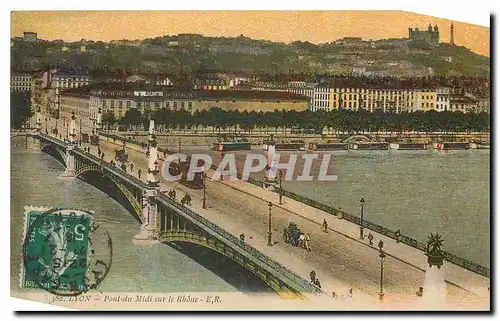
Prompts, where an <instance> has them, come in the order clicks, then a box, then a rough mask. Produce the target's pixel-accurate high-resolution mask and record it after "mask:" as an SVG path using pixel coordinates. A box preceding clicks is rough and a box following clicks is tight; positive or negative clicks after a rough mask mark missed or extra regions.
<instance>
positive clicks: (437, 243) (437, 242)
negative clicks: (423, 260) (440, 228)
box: [425, 233, 444, 269]
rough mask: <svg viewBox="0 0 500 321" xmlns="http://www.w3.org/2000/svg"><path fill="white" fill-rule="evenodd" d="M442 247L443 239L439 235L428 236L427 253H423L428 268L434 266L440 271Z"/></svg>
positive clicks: (442, 254) (442, 256) (442, 257)
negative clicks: (425, 256)
mask: <svg viewBox="0 0 500 321" xmlns="http://www.w3.org/2000/svg"><path fill="white" fill-rule="evenodd" d="M442 246H443V239H442V238H441V235H439V234H438V233H436V234H432V233H431V236H429V239H428V240H427V251H426V253H425V255H427V263H428V264H429V267H432V266H434V265H435V266H437V267H438V269H440V268H441V266H442V265H443V260H444V253H443V251H442V250H441V247H442Z"/></svg>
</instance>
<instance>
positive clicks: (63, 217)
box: [20, 207, 113, 296]
mask: <svg viewBox="0 0 500 321" xmlns="http://www.w3.org/2000/svg"><path fill="white" fill-rule="evenodd" d="M93 214H94V213H93V212H91V211H88V210H80V209H71V208H48V207H25V221H24V229H25V235H24V241H23V246H22V255H23V259H22V266H21V273H20V287H21V288H24V289H43V290H46V291H48V292H50V293H52V294H55V295H59V296H77V295H79V294H81V293H84V292H88V291H90V290H93V289H97V288H98V286H99V284H100V283H101V282H102V281H103V280H104V279H105V277H106V275H107V274H108V272H109V270H110V268H111V264H112V255H113V248H112V241H111V238H110V236H109V233H108V232H107V231H106V229H105V228H104V227H101V226H99V225H98V224H97V223H96V222H95V220H94V217H93Z"/></svg>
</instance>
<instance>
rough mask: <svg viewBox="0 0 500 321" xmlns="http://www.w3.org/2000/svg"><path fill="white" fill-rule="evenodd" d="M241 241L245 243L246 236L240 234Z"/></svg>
mask: <svg viewBox="0 0 500 321" xmlns="http://www.w3.org/2000/svg"><path fill="white" fill-rule="evenodd" d="M240 241H242V242H245V234H243V233H241V234H240Z"/></svg>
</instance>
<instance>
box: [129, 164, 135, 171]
mask: <svg viewBox="0 0 500 321" xmlns="http://www.w3.org/2000/svg"><path fill="white" fill-rule="evenodd" d="M130 171H131V172H132V171H134V164H132V163H130Z"/></svg>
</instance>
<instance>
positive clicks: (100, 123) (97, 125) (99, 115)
mask: <svg viewBox="0 0 500 321" xmlns="http://www.w3.org/2000/svg"><path fill="white" fill-rule="evenodd" d="M101 126H102V111H101V108H99V111H98V112H97V123H96V129H97V131H100V130H101V129H102V128H101Z"/></svg>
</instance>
